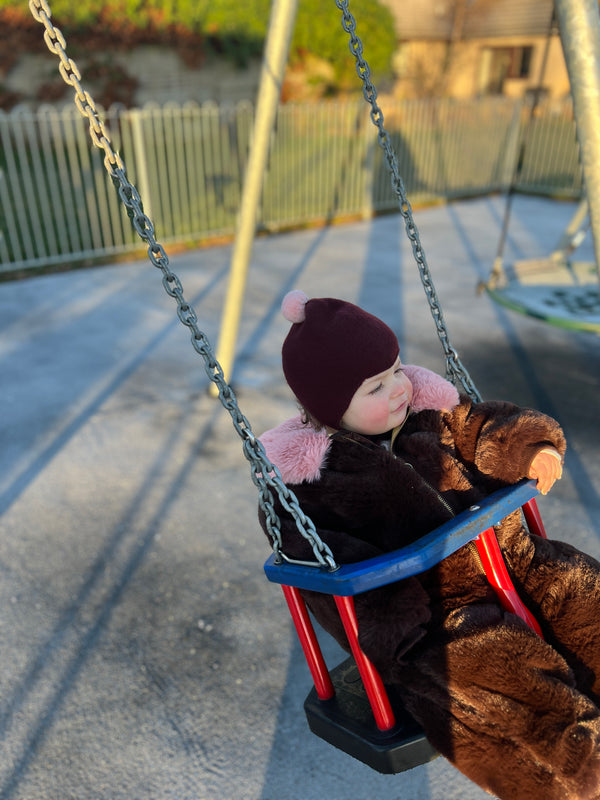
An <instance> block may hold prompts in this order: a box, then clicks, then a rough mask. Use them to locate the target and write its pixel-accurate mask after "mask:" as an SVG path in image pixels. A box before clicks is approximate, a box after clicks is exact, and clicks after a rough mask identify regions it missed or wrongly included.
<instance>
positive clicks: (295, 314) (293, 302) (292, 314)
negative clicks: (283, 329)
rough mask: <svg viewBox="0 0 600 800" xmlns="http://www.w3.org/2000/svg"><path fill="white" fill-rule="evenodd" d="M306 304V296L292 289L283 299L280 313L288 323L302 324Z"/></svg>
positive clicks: (298, 290)
mask: <svg viewBox="0 0 600 800" xmlns="http://www.w3.org/2000/svg"><path fill="white" fill-rule="evenodd" d="M307 303H308V295H306V294H304V292H301V291H300V289H294V290H293V291H292V292H288V293H287V294H286V296H285V297H284V298H283V303H282V304H281V313H282V314H283V316H284V317H285V318H286V319H287V321H288V322H295V323H298V322H304V320H305V319H306V308H305V306H306V304H307Z"/></svg>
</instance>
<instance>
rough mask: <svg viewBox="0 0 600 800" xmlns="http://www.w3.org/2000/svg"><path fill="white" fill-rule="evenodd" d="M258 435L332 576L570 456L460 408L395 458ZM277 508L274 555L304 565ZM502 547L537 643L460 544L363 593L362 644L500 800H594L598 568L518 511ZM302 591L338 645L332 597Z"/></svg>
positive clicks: (412, 428) (292, 435)
mask: <svg viewBox="0 0 600 800" xmlns="http://www.w3.org/2000/svg"><path fill="white" fill-rule="evenodd" d="M261 438H262V440H263V443H264V444H265V447H266V450H267V454H268V455H269V457H270V458H271V460H272V461H273V463H275V464H277V466H278V467H279V468H280V469H281V465H282V464H283V465H284V469H283V471H282V474H283V478H284V480H287V482H288V483H289V484H290V486H291V488H292V489H293V491H294V492H295V494H296V495H297V497H298V499H299V501H300V505H301V507H302V509H303V511H304V512H305V513H306V514H307V515H308V516H310V517H311V519H312V520H313V522H314V523H315V525H316V527H317V530H318V532H319V535H320V536H321V537H322V538H323V540H324V541H325V542H326V543H327V544H328V545H329V546H330V547H331V549H332V551H333V553H334V556H335V557H336V560H338V561H339V562H340V563H349V562H353V561H359V560H363V559H365V558H368V557H371V556H374V555H377V554H380V553H382V552H388V551H391V550H394V549H396V548H398V547H400V546H402V545H405V544H408V543H410V542H411V541H414V540H415V539H417V538H418V537H420V536H422V535H423V534H425V533H427V532H428V531H430V530H432V529H433V528H434V527H436V526H437V525H439V524H441V523H443V522H445V521H446V520H448V519H449V518H451V517H452V516H453V515H454V514H456V513H457V512H459V511H461V510H463V509H465V508H467V507H468V506H470V505H472V504H473V503H474V502H476V501H477V500H479V499H481V498H482V497H484V496H486V495H488V494H490V493H491V492H493V491H494V490H496V489H498V488H501V487H503V486H506V485H509V484H512V483H515V482H516V481H518V480H519V479H521V478H523V477H526V476H527V474H528V471H529V466H530V464H531V461H532V459H533V458H534V456H535V455H536V453H537V452H538V451H539V450H540V449H541V448H543V447H547V446H553V447H555V448H556V449H557V450H558V451H559V452H560V453H561V454H563V453H564V450H565V441H564V436H563V434H562V431H561V429H560V427H559V426H558V424H557V423H556V422H555V421H554V420H552V419H550V418H549V417H547V416H545V415H543V414H541V413H539V412H536V411H533V410H530V409H521V408H518V407H516V406H514V405H512V404H509V403H500V402H486V403H479V404H477V405H474V404H472V403H471V402H470V401H469V400H467V399H466V398H463V399H461V402H460V404H459V405H457V406H456V407H455V408H453V409H451V410H449V411H438V410H424V411H421V412H420V413H416V414H413V415H411V416H410V417H409V418H408V419H407V421H406V423H405V425H404V428H403V429H402V431H401V433H400V435H399V436H398V437H397V439H396V441H395V443H394V450H393V453H392V452H390V451H389V449H386V447H384V446H382V443H381V442H379V441H376V440H374V439H372V438H367V437H363V436H360V435H358V434H354V433H349V432H345V431H339V432H338V433H336V434H334V435H333V436H331V437H329V438H328V437H327V436H326V434H325V433H324V432H322V431H321V432H319V431H315V430H314V429H312V428H310V427H307V426H304V425H303V424H302V423H301V421H300V420H299V419H297V420H292V421H289V422H288V423H284V425H283V426H280V428H277V429H275V430H274V431H270V432H269V433H268V434H266V435H265V436H263V437H261ZM302 476H305V477H302ZM290 478H291V480H290ZM278 510H279V512H280V515H281V519H282V535H283V543H284V548H283V549H284V551H285V552H286V553H287V554H288V555H290V556H293V557H296V558H307V557H308V558H310V557H311V553H310V551H309V550H308V549H307V547H308V546H307V544H306V543H305V541H304V540H303V539H302V538H301V537H300V536H298V534H297V532H296V531H295V526H294V523H293V521H292V520H291V519H290V518H289V517H287V516H286V514H285V512H283V511H282V509H278ZM261 521H262V522H263V527H264V520H261ZM497 534H498V539H499V542H500V545H501V548H502V550H503V554H504V557H505V560H506V563H507V566H508V568H509V571H510V572H511V575H512V578H513V581H514V583H515V587H516V588H517V590H518V591H519V593H520V595H521V598H522V599H523V600H524V602H525V603H526V605H528V607H529V608H530V610H531V611H532V612H533V613H534V614H535V615H536V617H537V618H538V621H539V622H540V624H541V626H542V630H543V633H544V639H545V640H542V639H540V638H539V637H537V636H536V635H535V634H534V633H532V632H531V631H530V630H529V629H528V628H527V627H526V626H525V625H524V623H522V622H521V621H520V620H519V619H517V618H516V617H514V616H513V615H512V614H509V613H506V612H504V611H503V610H502V608H501V607H500V604H499V602H498V601H497V599H496V597H495V595H494V592H493V591H492V589H491V588H490V586H489V584H488V582H487V580H486V578H485V575H484V574H483V572H482V570H481V567H480V565H479V563H478V560H477V559H476V557H475V556H474V554H473V551H472V549H471V548H469V547H465V548H462V549H461V550H459V551H458V552H456V553H454V554H453V555H451V556H449V557H448V558H446V559H445V560H444V561H442V562H441V563H440V564H438V565H437V566H436V567H434V568H433V569H431V570H428V571H427V572H424V573H422V574H421V575H419V576H416V577H414V578H409V579H407V580H404V581H401V582H399V583H396V584H393V585H391V586H387V587H384V588H382V589H378V590H375V591H371V592H365V593H364V594H362V595H358V596H357V597H356V598H355V604H356V612H357V618H358V623H359V640H360V643H361V646H362V647H363V649H364V651H365V652H366V654H367V655H368V656H369V657H370V658H371V660H372V661H373V662H374V664H375V665H376V666H377V668H378V669H379V671H380V673H381V674H382V677H383V678H384V681H386V682H388V683H394V684H397V685H398V687H399V688H400V690H401V692H402V694H403V697H404V700H405V703H406V705H407V707H408V708H409V709H410V710H411V712H412V713H413V715H414V716H415V717H416V718H417V719H418V720H419V721H420V722H421V724H422V725H423V727H424V728H425V731H426V733H427V735H428V738H429V739H430V741H431V742H432V744H433V745H434V746H435V747H436V748H437V749H438V750H439V751H440V752H441V753H442V754H443V755H445V756H446V757H447V758H448V759H449V760H450V761H452V762H453V763H454V764H455V765H456V766H457V767H458V768H459V769H460V770H461V771H462V772H464V773H465V774H466V775H468V776H469V777H470V778H471V779H472V780H474V781H475V782H477V783H478V784H479V785H480V786H482V787H483V788H484V789H486V790H488V791H490V792H493V793H495V794H496V795H497V796H498V797H500V798H501V799H502V800H521V799H523V800H525V798H528V800H529V799H530V798H534V799H535V800H538V798H539V800H567V799H568V798H573V799H574V798H578V800H592V798H596V800H598V799H599V798H600V712H599V710H598V707H597V705H596V704H597V703H598V702H599V701H600V635H598V633H597V631H598V627H597V626H598V622H597V621H598V619H599V618H600V565H598V564H597V563H596V562H595V561H594V560H593V559H591V558H589V557H587V556H585V555H583V554H581V553H579V552H577V551H576V550H574V549H573V548H572V547H570V546H569V545H566V544H562V543H559V542H551V541H548V540H542V539H537V537H536V538H535V540H534V538H533V537H531V536H530V535H529V533H528V532H526V531H525V530H524V529H523V527H522V525H521V521H520V514H519V513H515V514H512V515H511V516H510V517H509V518H507V519H506V520H505V521H504V522H503V523H502V525H501V526H499V528H498V529H497ZM303 594H304V596H305V599H306V600H307V603H308V605H309V607H310V608H311V610H312V611H313V613H314V614H315V616H316V618H317V620H318V621H319V622H320V623H321V624H322V626H323V627H324V628H325V629H326V630H328V631H329V632H330V633H331V634H332V635H333V636H334V637H335V638H336V639H337V640H338V641H339V642H340V644H342V646H344V647H347V643H346V640H345V636H344V633H343V629H342V626H341V623H340V622H339V619H338V617H337V612H336V611H335V607H334V604H333V601H332V599H331V598H329V597H327V596H325V595H321V594H318V593H314V592H304V593H303Z"/></svg>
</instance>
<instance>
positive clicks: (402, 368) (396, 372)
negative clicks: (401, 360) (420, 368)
mask: <svg viewBox="0 0 600 800" xmlns="http://www.w3.org/2000/svg"><path fill="white" fill-rule="evenodd" d="M400 372H404V367H398V369H396V370H394V375H398V374H399V373H400Z"/></svg>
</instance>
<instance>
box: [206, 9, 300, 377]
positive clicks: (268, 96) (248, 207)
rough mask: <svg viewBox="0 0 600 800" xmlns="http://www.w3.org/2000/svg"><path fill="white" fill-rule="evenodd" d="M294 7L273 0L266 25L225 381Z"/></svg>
mask: <svg viewBox="0 0 600 800" xmlns="http://www.w3.org/2000/svg"><path fill="white" fill-rule="evenodd" d="M297 7H298V2H297V0H273V2H272V6H271V14H270V18H269V30H268V33H267V40H266V43H265V50H264V56H263V63H262V71H261V76H260V85H259V89H258V97H257V101H256V111H255V117H254V127H253V132H252V144H251V148H250V155H249V158H248V165H247V167H246V175H245V179H244V188H243V191H242V200H241V204H240V210H239V215H238V222H237V231H236V237H235V242H234V246H233V253H232V257H231V265H230V271H229V282H228V287H227V294H226V297H225V304H224V307H223V316H222V321H221V331H220V335H219V341H218V346H217V353H216V355H217V359H218V361H219V363H220V364H221V367H222V369H223V373H224V375H225V380H227V381H229V380H230V377H231V373H232V371H233V363H234V358H235V347H236V342H237V334H238V329H239V323H240V317H241V313H242V305H243V301H244V291H245V288H246V277H247V274H248V264H249V262H250V255H251V253H252V244H253V241H254V235H255V233H256V219H257V215H258V206H259V203H260V196H261V192H262V186H263V179H264V174H265V169H266V166H267V158H268V154H269V145H270V142H271V135H272V133H273V127H274V125H275V117H276V114H277V107H278V104H279V97H280V95H281V87H282V84H283V78H284V75H285V68H286V64H287V61H288V54H289V49H290V42H291V38H292V33H293V30H294V23H295V21H296V11H297ZM214 389H215V387H214V386H211V391H213V390H214Z"/></svg>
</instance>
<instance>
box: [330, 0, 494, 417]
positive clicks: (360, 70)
mask: <svg viewBox="0 0 600 800" xmlns="http://www.w3.org/2000/svg"><path fill="white" fill-rule="evenodd" d="M335 3H336V5H337V7H338V8H339V10H340V11H341V12H342V26H343V28H344V30H345V31H346V33H347V34H348V35H349V37H350V41H349V47H350V52H351V53H352V55H353V56H354V58H355V61H356V72H357V74H358V77H359V78H360V79H361V81H362V82H363V95H364V97H365V100H366V101H367V103H368V104H369V105H370V106H371V120H372V122H373V124H374V125H375V127H376V128H377V139H378V142H379V144H380V146H381V148H382V149H383V151H384V153H385V157H386V160H387V164H388V169H389V171H390V174H391V182H392V188H393V190H394V194H395V195H396V197H397V198H398V203H399V207H400V213H401V215H402V217H403V218H404V225H405V229H406V233H407V236H408V238H409V241H410V243H411V246H412V251H413V255H414V257H415V261H416V262H417V266H418V268H419V274H420V276H421V283H422V284H423V289H424V291H425V296H426V297H427V301H428V303H429V308H430V310H431V314H432V316H433V321H434V323H435V327H436V331H437V335H438V338H439V340H440V343H441V345H442V348H443V351H444V355H445V358H446V377H448V378H449V379H450V380H451V381H452V382H453V383H456V382H457V381H459V382H460V384H461V385H462V387H463V389H464V390H465V392H466V393H467V394H468V395H469V397H471V399H472V400H475V401H477V402H478V401H480V400H481V396H480V394H479V392H478V391H477V389H476V388H475V384H474V383H473V381H472V379H471V376H470V375H469V373H468V372H467V370H466V368H465V367H464V365H463V364H462V362H461V360H460V358H459V357H458V353H457V352H456V350H455V349H454V347H452V345H451V344H450V338H449V335H448V330H447V328H446V323H445V321H444V315H443V314H442V309H441V306H440V302H439V299H438V296H437V292H436V290H435V286H434V284H433V279H432V277H431V273H430V271H429V266H428V264H427V259H426V258H425V252H424V250H423V247H422V245H421V240H420V237H419V231H418V229H417V225H416V223H415V221H414V217H413V214H412V208H411V206H410V203H409V201H408V198H407V196H406V190H405V188H404V181H403V180H402V177H401V175H400V172H399V168H398V160H397V158H396V153H395V152H394V148H393V147H392V144H391V142H390V136H389V134H388V132H387V131H386V129H385V127H384V124H383V122H384V119H383V113H382V111H381V108H380V107H379V105H378V103H377V89H376V88H375V86H374V85H373V83H372V82H371V70H370V68H369V65H368V64H367V62H366V61H365V59H364V58H363V46H362V42H361V41H360V39H359V38H358V36H357V34H356V21H355V19H354V17H353V16H352V14H351V13H350V11H349V9H348V0H335Z"/></svg>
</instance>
